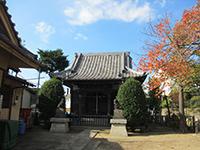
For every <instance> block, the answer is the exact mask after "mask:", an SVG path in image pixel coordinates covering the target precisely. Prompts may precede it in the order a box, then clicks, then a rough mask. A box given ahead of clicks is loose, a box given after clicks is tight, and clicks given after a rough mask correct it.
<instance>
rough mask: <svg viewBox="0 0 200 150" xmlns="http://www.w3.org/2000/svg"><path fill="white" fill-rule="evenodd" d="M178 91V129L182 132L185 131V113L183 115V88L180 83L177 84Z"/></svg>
mask: <svg viewBox="0 0 200 150" xmlns="http://www.w3.org/2000/svg"><path fill="white" fill-rule="evenodd" d="M178 93H179V96H178V98H179V116H180V130H181V132H182V133H185V132H186V126H185V115H184V100H183V88H182V86H181V85H179V86H178Z"/></svg>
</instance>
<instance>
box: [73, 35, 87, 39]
mask: <svg viewBox="0 0 200 150" xmlns="http://www.w3.org/2000/svg"><path fill="white" fill-rule="evenodd" d="M79 38H82V39H84V40H87V39H88V38H87V37H86V36H85V35H83V34H80V33H78V34H77V35H76V36H75V37H74V39H75V40H78V39H79Z"/></svg>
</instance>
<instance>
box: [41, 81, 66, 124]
mask: <svg viewBox="0 0 200 150" xmlns="http://www.w3.org/2000/svg"><path fill="white" fill-rule="evenodd" d="M38 96H39V105H38V108H39V111H40V119H42V120H44V122H45V123H47V124H48V123H49V121H50V118H51V117H53V116H54V115H55V112H56V108H57V105H58V104H59V102H60V101H61V100H62V99H63V98H64V89H63V87H62V83H61V81H60V80H58V79H55V78H51V79H50V80H48V81H46V82H45V83H44V84H43V85H42V87H41V89H40V91H39V94H38Z"/></svg>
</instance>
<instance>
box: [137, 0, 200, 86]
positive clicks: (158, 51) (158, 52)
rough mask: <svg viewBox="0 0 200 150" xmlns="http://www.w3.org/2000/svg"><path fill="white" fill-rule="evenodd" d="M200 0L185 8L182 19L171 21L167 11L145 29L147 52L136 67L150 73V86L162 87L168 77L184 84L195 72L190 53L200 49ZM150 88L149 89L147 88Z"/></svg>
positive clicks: (192, 53)
mask: <svg viewBox="0 0 200 150" xmlns="http://www.w3.org/2000/svg"><path fill="white" fill-rule="evenodd" d="M199 8H200V0H197V4H196V5H195V6H193V7H192V8H190V9H189V10H185V11H184V12H183V14H182V19H181V20H180V21H177V22H176V23H175V24H174V25H172V24H171V15H170V14H166V16H165V17H164V18H162V19H159V20H158V24H156V25H153V23H152V22H150V25H149V29H148V32H145V34H146V35H147V36H148V38H149V39H151V40H149V41H146V50H148V53H147V54H146V55H145V56H143V57H142V58H141V59H140V61H139V64H138V66H139V67H138V70H141V71H144V72H148V73H150V74H151V73H153V75H152V79H151V84H153V85H154V86H152V89H154V88H156V87H159V86H160V85H161V83H162V86H163V87H164V86H165V85H166V84H170V83H169V82H167V81H168V80H171V79H172V80H173V81H174V82H175V83H178V84H181V85H183V86H184V84H183V83H184V82H185V81H188V80H190V75H191V74H192V73H194V69H193V68H192V67H191V65H192V64H193V63H194V62H195V59H193V57H192V56H193V55H194V52H195V51H200V50H199V44H200V9H199ZM150 90H151V89H150Z"/></svg>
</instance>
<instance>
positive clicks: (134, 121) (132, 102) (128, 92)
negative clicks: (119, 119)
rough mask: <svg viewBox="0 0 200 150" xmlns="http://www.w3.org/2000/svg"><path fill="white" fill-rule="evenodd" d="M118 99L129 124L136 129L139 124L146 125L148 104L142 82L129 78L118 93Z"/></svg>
mask: <svg viewBox="0 0 200 150" xmlns="http://www.w3.org/2000/svg"><path fill="white" fill-rule="evenodd" d="M116 98H117V100H118V101H119V103H120V105H121V106H122V108H123V116H124V117H125V118H126V119H127V122H128V126H130V127H131V128H132V129H134V127H135V126H137V125H146V122H147V104H146V98H145V94H144V91H143V89H142V86H141V83H140V82H139V81H137V80H135V79H134V78H129V79H127V80H126V82H125V83H124V84H122V85H121V86H120V88H119V90H118V93H117V97H116Z"/></svg>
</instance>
